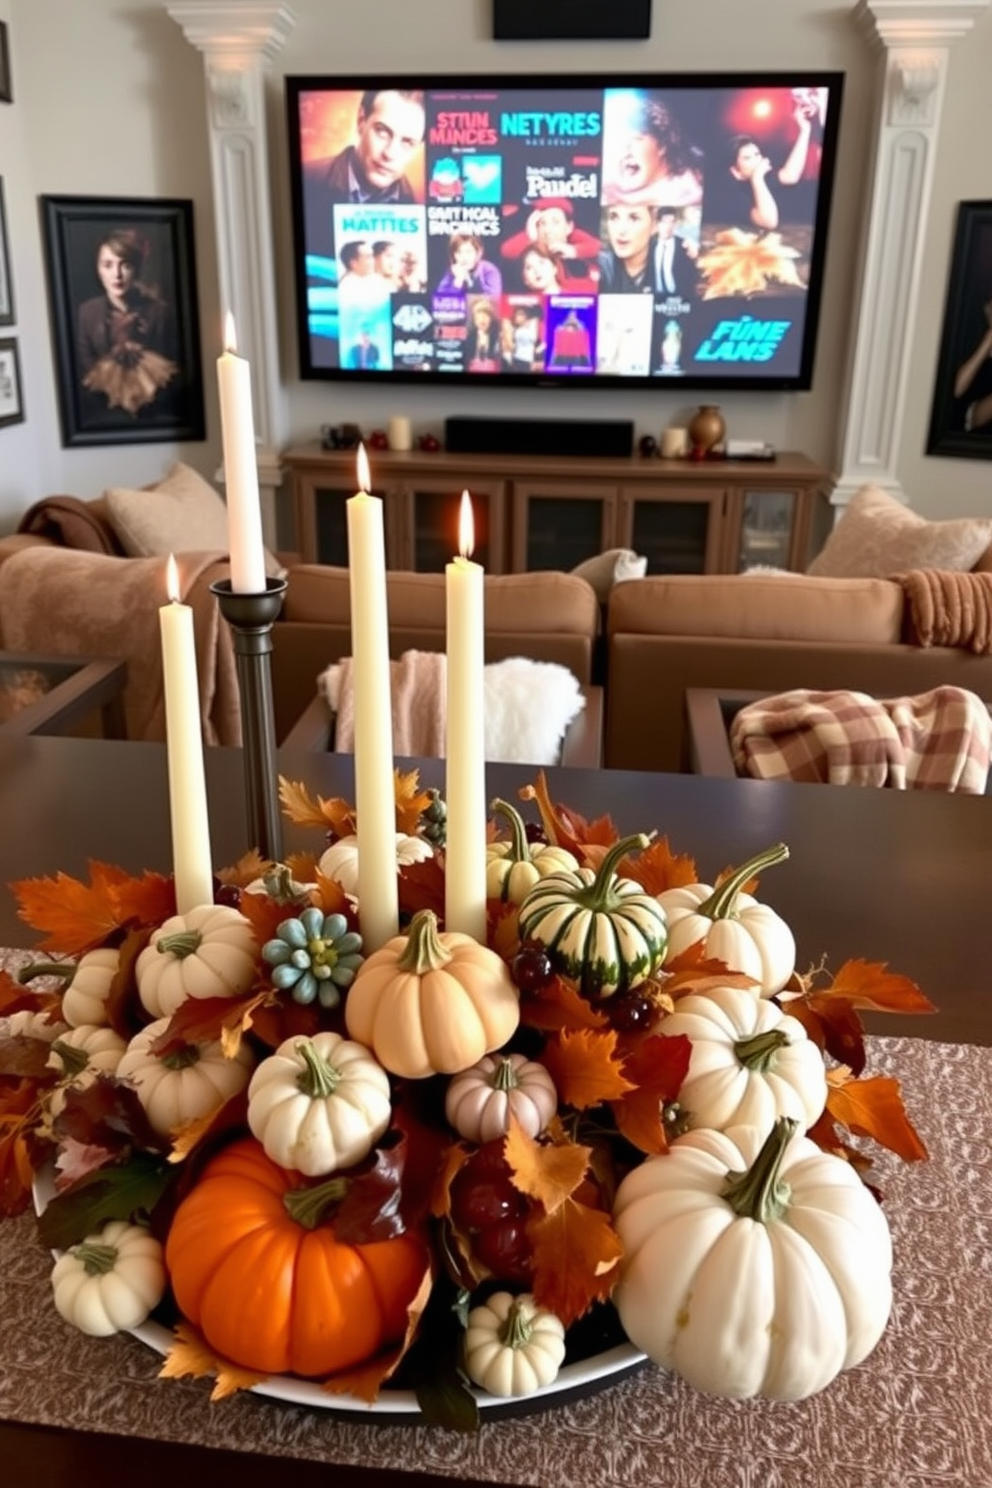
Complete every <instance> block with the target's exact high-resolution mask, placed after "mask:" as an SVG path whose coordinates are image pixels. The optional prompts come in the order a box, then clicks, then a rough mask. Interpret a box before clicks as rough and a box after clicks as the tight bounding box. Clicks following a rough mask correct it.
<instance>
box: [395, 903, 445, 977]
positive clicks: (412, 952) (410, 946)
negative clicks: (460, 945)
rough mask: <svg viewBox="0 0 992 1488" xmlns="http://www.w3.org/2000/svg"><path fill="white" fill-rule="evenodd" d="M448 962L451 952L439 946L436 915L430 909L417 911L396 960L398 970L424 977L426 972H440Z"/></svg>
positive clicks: (439, 938)
mask: <svg viewBox="0 0 992 1488" xmlns="http://www.w3.org/2000/svg"><path fill="white" fill-rule="evenodd" d="M450 960H451V952H450V951H448V950H446V949H445V947H444V946H443V945H442V944H441V937H440V935H439V934H438V929H437V915H436V914H435V913H434V911H433V910H432V909H418V910H417V913H416V914H415V915H414V917H413V919H412V920H411V921H410V928H409V930H408V931H407V936H406V945H405V946H404V948H403V950H402V951H401V952H400V954H399V956H398V957H397V959H396V965H397V967H398V969H399V970H400V971H412V972H413V973H414V975H415V976H424V975H425V974H426V973H427V972H428V971H440V969H441V967H442V966H447V964H448V962H449V961H450Z"/></svg>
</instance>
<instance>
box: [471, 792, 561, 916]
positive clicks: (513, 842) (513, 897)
mask: <svg viewBox="0 0 992 1488" xmlns="http://www.w3.org/2000/svg"><path fill="white" fill-rule="evenodd" d="M491 810H492V811H494V812H495V813H496V815H497V816H502V817H505V818H506V821H507V823H508V824H509V827H510V840H509V841H508V842H491V843H490V844H489V846H488V847H487V848H486V897H487V898H489V899H502V900H504V901H508V902H509V903H510V904H522V903H523V901H524V900H525V899H526V897H527V895H528V894H529V893H530V891H531V889H532V888H533V887H534V885H535V884H536V883H538V882H540V880H541V879H542V878H547V876H548V874H549V873H571V872H572V870H573V869H575V868H578V866H579V860H578V858H576V857H575V855H574V854H573V853H570V852H568V850H567V849H566V848H564V847H555V846H553V844H552V843H550V842H528V841H527V829H526V827H525V826H524V821H523V817H522V816H521V815H520V812H519V811H518V810H517V809H516V807H515V806H511V805H510V803H509V802H508V801H501V800H499V799H497V800H495V801H493V803H492V807H491Z"/></svg>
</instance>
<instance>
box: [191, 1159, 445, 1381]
mask: <svg viewBox="0 0 992 1488" xmlns="http://www.w3.org/2000/svg"><path fill="white" fill-rule="evenodd" d="M302 1187H304V1185H303V1183H302V1182H301V1179H300V1175H299V1174H296V1173H291V1172H288V1171H287V1170H286V1169H285V1168H280V1167H279V1166H277V1164H276V1163H274V1162H272V1161H271V1159H270V1158H268V1157H266V1155H265V1152H264V1150H263V1148H262V1145H261V1143H260V1142H256V1141H255V1140H254V1138H245V1139H242V1140H239V1141H237V1142H234V1143H232V1145H231V1146H230V1147H227V1148H226V1149H225V1150H224V1151H223V1152H221V1153H220V1154H219V1155H218V1156H217V1157H215V1158H214V1159H213V1160H212V1161H211V1162H210V1163H208V1164H207V1166H206V1167H205V1168H204V1170H203V1175H202V1177H201V1178H200V1180H199V1182H198V1183H197V1185H196V1187H195V1188H194V1189H193V1190H192V1191H191V1192H190V1193H189V1194H188V1195H187V1197H186V1198H185V1199H184V1200H183V1202H182V1203H181V1204H180V1205H179V1208H178V1209H177V1211H176V1216H175V1219H174V1220H173V1222H172V1228H171V1229H170V1231H169V1238H168V1240H167V1242H166V1249H165V1258H166V1265H167V1268H168V1271H169V1276H170V1278H171V1281H172V1289H173V1291H174V1293H175V1297H176V1301H177V1302H178V1304H179V1307H180V1308H181V1310H182V1312H183V1314H184V1315H185V1317H187V1318H188V1319H189V1321H190V1322H191V1323H193V1325H194V1326H195V1327H197V1328H199V1330H200V1331H201V1333H202V1334H203V1336H204V1338H206V1340H207V1342H208V1343H209V1344H210V1346H211V1348H213V1349H215V1350H216V1351H217V1353H219V1354H222V1355H223V1356H224V1358H226V1359H229V1360H230V1361H231V1362H232V1363H234V1364H240V1365H241V1366H242V1367H243V1368H245V1369H252V1370H257V1371H258V1372H260V1373H265V1374H287V1373H290V1374H299V1375H305V1376H308V1377H320V1376H323V1375H327V1374H333V1373H335V1372H336V1371H337V1370H340V1369H347V1368H348V1367H349V1366H351V1365H353V1364H358V1363H360V1362H361V1361H362V1360H364V1359H368V1358H371V1357H372V1356H373V1355H374V1354H377V1353H378V1352H379V1350H380V1349H382V1348H385V1347H386V1345H387V1344H391V1343H396V1342H398V1341H399V1340H400V1339H401V1338H402V1336H403V1334H404V1332H405V1330H406V1326H407V1308H408V1307H409V1305H410V1303H411V1302H412V1301H413V1299H414V1297H415V1295H416V1293H417V1290H418V1288H419V1287H420V1284H421V1282H422V1281H423V1278H424V1275H425V1273H426V1271H427V1268H428V1264H429V1262H428V1259H427V1253H426V1250H425V1248H424V1245H423V1243H422V1242H421V1241H420V1240H419V1239H418V1238H417V1237H416V1236H415V1235H412V1234H403V1235H399V1236H397V1237H396V1238H394V1239H391V1240H381V1241H376V1242H374V1243H372V1244H370V1245H343V1244H341V1243H340V1242H339V1241H338V1240H337V1239H335V1236H334V1231H333V1229H332V1228H331V1227H330V1226H329V1225H327V1224H320V1225H318V1226H317V1227H316V1228H313V1229H309V1228H306V1227H305V1226H304V1225H303V1224H302V1223H300V1222H299V1221H298V1220H296V1219H294V1218H293V1217H292V1215H291V1213H290V1212H289V1210H288V1209H287V1207H286V1204H285V1199H286V1196H287V1195H288V1194H290V1193H291V1192H293V1191H295V1190H298V1189H300V1188H302Z"/></svg>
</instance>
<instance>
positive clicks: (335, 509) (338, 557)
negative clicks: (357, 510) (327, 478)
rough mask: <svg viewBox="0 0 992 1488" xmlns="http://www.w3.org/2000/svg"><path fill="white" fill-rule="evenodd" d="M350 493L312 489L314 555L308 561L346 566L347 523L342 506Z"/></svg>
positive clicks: (351, 494)
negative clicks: (314, 529) (314, 525)
mask: <svg viewBox="0 0 992 1488" xmlns="http://www.w3.org/2000/svg"><path fill="white" fill-rule="evenodd" d="M354 494H355V493H354V491H330V490H327V489H325V488H321V487H317V488H315V489H314V493H313V495H314V521H315V523H316V533H315V537H316V554H315V556H314V557H313V558H312V559H309V560H308V561H310V562H313V563H330V564H333V565H334V566H336V567H338V568H347V566H348V520H347V508H346V506H345V502H346V501H347V500H348V497H349V496H353V495H354Z"/></svg>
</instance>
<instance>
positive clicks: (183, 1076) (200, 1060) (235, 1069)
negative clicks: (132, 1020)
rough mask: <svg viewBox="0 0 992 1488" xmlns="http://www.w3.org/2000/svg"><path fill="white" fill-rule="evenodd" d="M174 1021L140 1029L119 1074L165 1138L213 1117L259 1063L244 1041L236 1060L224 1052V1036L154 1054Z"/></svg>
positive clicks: (124, 1057)
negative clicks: (220, 1038) (191, 1123)
mask: <svg viewBox="0 0 992 1488" xmlns="http://www.w3.org/2000/svg"><path fill="white" fill-rule="evenodd" d="M169 1021H170V1020H169V1019H168V1018H158V1019H156V1020H155V1022H154V1023H149V1024H148V1026H147V1027H146V1028H143V1029H142V1030H141V1032H140V1033H136V1034H135V1036H134V1038H133V1039H132V1040H131V1042H130V1043H129V1044H128V1046H127V1049H126V1050H125V1051H124V1053H123V1055H122V1056H121V1062H120V1064H119V1065H118V1066H117V1078H118V1079H119V1080H127V1081H129V1082H130V1083H131V1084H132V1085H133V1086H134V1088H135V1091H136V1092H137V1096H138V1099H139V1101H140V1102H141V1104H142V1105H143V1106H144V1108H145V1114H146V1116H147V1117H148V1120H149V1123H150V1124H151V1126H152V1127H153V1128H154V1130H155V1131H157V1132H158V1133H159V1135H160V1136H163V1137H165V1136H171V1135H172V1134H173V1133H174V1132H176V1131H178V1130H179V1129H180V1128H181V1127H183V1126H186V1125H187V1124H188V1123H189V1122H191V1121H198V1120H199V1119H200V1118H201V1117H204V1116H208V1115H209V1114H210V1113H211V1111H215V1110H216V1109H217V1108H218V1106H221V1105H223V1103H224V1101H226V1100H229V1099H230V1097H231V1096H232V1095H237V1093H238V1091H239V1090H243V1089H244V1087H245V1086H246V1085H247V1084H248V1081H249V1079H250V1077H251V1071H252V1068H253V1067H254V1063H255V1060H254V1056H253V1054H252V1052H251V1049H250V1048H249V1047H248V1045H247V1043H246V1042H245V1041H244V1040H242V1041H241V1043H240V1045H239V1047H238V1052H237V1054H236V1055H235V1056H234V1058H233V1059H229V1058H228V1057H227V1055H226V1054H225V1053H224V1051H223V1048H222V1047H221V1044H220V1040H219V1039H208V1040H204V1041H203V1042H202V1043H184V1044H183V1045H182V1047H181V1048H179V1049H176V1050H175V1051H174V1052H173V1053H171V1054H165V1055H159V1054H155V1053H154V1052H153V1051H152V1045H153V1044H154V1043H155V1042H156V1041H157V1040H158V1039H159V1038H160V1037H161V1036H162V1034H163V1033H165V1031H166V1029H167V1028H168V1026H169Z"/></svg>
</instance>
